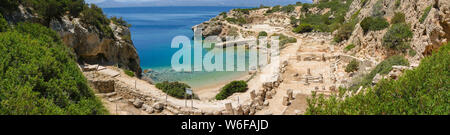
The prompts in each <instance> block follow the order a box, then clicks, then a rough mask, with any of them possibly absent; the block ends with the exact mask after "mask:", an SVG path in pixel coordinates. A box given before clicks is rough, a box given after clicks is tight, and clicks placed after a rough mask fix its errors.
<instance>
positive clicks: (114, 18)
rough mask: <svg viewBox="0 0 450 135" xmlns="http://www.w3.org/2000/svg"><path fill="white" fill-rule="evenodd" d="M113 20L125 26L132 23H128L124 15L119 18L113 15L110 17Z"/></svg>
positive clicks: (129, 25)
mask: <svg viewBox="0 0 450 135" xmlns="http://www.w3.org/2000/svg"><path fill="white" fill-rule="evenodd" d="M110 19H111V21H112V22H114V23H115V24H117V25H121V26H125V27H128V28H129V27H131V24H128V22H126V21H125V20H123V18H122V17H120V18H117V17H116V16H113V17H111V18H110Z"/></svg>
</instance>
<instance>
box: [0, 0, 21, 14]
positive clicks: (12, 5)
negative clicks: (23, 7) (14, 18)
mask: <svg viewBox="0 0 450 135" xmlns="http://www.w3.org/2000/svg"><path fill="white" fill-rule="evenodd" d="M0 3H1V4H0V13H1V14H3V15H6V14H8V13H10V12H11V11H13V10H16V9H17V8H18V6H19V1H18V0H0Z"/></svg>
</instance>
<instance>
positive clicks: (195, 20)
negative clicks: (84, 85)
mask: <svg viewBox="0 0 450 135" xmlns="http://www.w3.org/2000/svg"><path fill="white" fill-rule="evenodd" d="M234 8H243V7H127V8H104V12H105V14H107V15H108V16H118V17H123V18H124V20H126V21H127V22H128V23H129V24H132V27H131V28H130V30H131V35H132V40H133V42H134V45H135V46H136V49H137V51H138V54H139V57H140V60H141V63H140V64H141V67H142V69H152V72H150V74H147V75H148V76H150V77H151V78H152V79H153V80H154V81H156V82H161V81H181V82H185V83H188V84H189V85H191V86H193V87H194V88H195V87H204V86H208V85H214V84H216V83H219V82H221V81H223V80H230V79H235V78H237V77H240V76H243V75H245V74H246V73H247V72H190V73H186V72H183V73H182V72H175V71H173V70H172V68H171V59H172V55H173V54H174V53H175V52H176V51H178V50H179V49H177V48H171V47H170V45H171V42H172V38H174V37H176V36H180V35H181V36H186V37H189V38H190V39H191V43H193V41H192V37H193V36H194V33H193V31H192V29H191V27H192V26H194V25H197V24H200V23H202V22H204V21H207V20H209V19H211V18H212V17H215V16H216V15H218V14H219V13H220V12H226V11H229V10H231V9H234ZM207 51H208V50H203V54H205V53H207ZM246 56H247V54H246Z"/></svg>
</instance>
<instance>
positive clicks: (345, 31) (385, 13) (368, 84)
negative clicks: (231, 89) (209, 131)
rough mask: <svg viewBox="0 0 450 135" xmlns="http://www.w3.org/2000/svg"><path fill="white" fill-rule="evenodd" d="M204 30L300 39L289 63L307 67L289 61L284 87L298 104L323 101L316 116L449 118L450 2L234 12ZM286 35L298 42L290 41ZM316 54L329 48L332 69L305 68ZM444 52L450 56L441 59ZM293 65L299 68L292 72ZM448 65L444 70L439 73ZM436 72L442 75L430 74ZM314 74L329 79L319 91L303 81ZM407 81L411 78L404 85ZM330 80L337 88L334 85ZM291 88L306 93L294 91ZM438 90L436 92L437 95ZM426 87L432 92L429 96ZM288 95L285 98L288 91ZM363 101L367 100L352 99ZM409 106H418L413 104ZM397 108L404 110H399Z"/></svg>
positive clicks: (325, 55)
mask: <svg viewBox="0 0 450 135" xmlns="http://www.w3.org/2000/svg"><path fill="white" fill-rule="evenodd" d="M198 28H201V29H203V33H202V35H203V36H205V37H206V36H209V35H218V36H219V37H221V38H222V39H223V40H225V37H226V36H236V37H237V38H238V39H244V38H248V37H252V36H253V37H259V36H260V35H264V36H266V35H267V36H269V37H270V36H274V35H279V34H280V33H286V35H287V36H288V37H293V38H294V37H295V38H297V41H298V42H297V44H288V46H289V45H290V46H292V45H295V46H297V45H298V46H299V48H300V49H299V50H298V52H297V54H287V55H297V59H298V58H301V59H304V60H297V61H289V60H288V61H287V62H288V63H289V64H288V66H287V68H286V69H287V71H286V72H287V73H285V74H286V75H282V76H283V77H282V78H283V80H284V82H283V83H282V84H280V87H282V88H283V89H291V90H293V91H294V93H297V94H298V95H299V97H301V99H298V100H297V99H295V98H294V99H295V100H294V101H292V102H300V103H302V102H306V100H303V99H305V98H304V97H307V96H314V95H317V96H316V97H314V98H313V99H311V100H309V108H310V109H309V110H308V112H307V113H308V114H448V110H449V109H448V107H449V106H450V105H449V104H448V102H446V101H445V100H446V99H447V98H448V97H447V95H448V93H449V91H448V88H447V87H446V85H448V84H447V83H446V82H448V80H449V79H448V73H446V71H447V70H448V67H446V66H443V65H446V64H447V65H448V63H445V62H444V63H438V62H437V61H438V59H439V60H442V61H445V60H446V58H447V57H448V55H446V54H448V47H445V46H448V45H446V44H447V43H448V39H449V35H450V3H449V2H448V1H443V0H433V1H430V0H315V1H314V3H313V4H309V3H300V2H298V3H296V4H292V5H286V6H274V7H265V6H261V7H258V8H251V9H234V10H231V11H229V12H223V13H221V14H219V15H218V16H216V17H214V18H212V19H211V20H209V21H206V22H204V23H202V24H199V25H197V26H194V27H193V29H194V30H195V29H198ZM285 31H292V32H293V33H295V34H287V32H285ZM328 35H329V36H331V39H330V38H329V36H328ZM311 40H313V41H311ZM314 40H315V41H314ZM280 42H283V41H280ZM318 42H319V43H318ZM292 43H295V42H292ZM317 43H318V44H319V45H317ZM320 44H321V45H320ZM315 48H323V49H322V50H318V51H319V52H320V53H322V54H320V55H322V59H324V61H323V62H329V63H330V64H327V65H326V66H325V67H324V66H322V67H320V68H317V67H311V65H305V64H302V63H308V62H309V61H310V59H313V60H314V59H315V57H318V56H314V55H313V56H311V55H310V54H311V53H319V52H315ZM439 48H443V49H442V50H444V51H443V52H442V51H441V52H440V53H439V54H434V53H436V52H437V50H440V49H439ZM445 48H447V49H445ZM445 50H447V52H446V51H445ZM303 53H309V54H308V55H306V54H303ZM431 54H434V55H433V56H431ZM435 55H436V56H435ZM430 56H431V57H430ZM305 57H306V58H305ZM427 57H430V58H427ZM307 58H308V59H307ZM424 58H425V59H424ZM430 59H432V60H430ZM300 61H301V62H300ZM421 61H422V62H421ZM291 64H293V65H297V67H295V66H292V67H291V66H290V65H291ZM419 64H420V66H419ZM440 64H443V65H441V66H440V67H439V65H440ZM298 65H302V66H304V68H302V67H298ZM429 65H435V66H436V67H427V66H429ZM328 66H329V67H332V69H330V70H331V71H327V70H328V69H327V67H328ZM307 67H308V69H307V70H308V75H309V76H310V74H311V73H314V72H315V73H316V74H321V76H322V75H323V76H322V77H324V79H323V80H324V82H322V83H318V84H315V85H312V86H311V84H310V83H309V82H308V79H306V80H305V78H307V77H308V75H305V76H306V77H302V76H303V75H304V71H302V70H305V68H307ZM310 67H311V69H310ZM415 68H417V69H415ZM424 68H425V69H424ZM426 68H432V69H426ZM409 69H414V70H413V71H409ZM289 70H291V71H289ZM438 70H440V71H441V73H437V72H440V71H438ZM282 71H283V70H282ZM442 71H444V72H442ZM330 72H331V74H330ZM410 72H412V73H414V74H417V75H423V74H424V73H428V74H439V75H436V76H439V77H436V76H435V77H436V78H434V77H431V78H430V77H427V76H422V79H417V78H415V77H417V75H416V76H414V75H410V74H412V73H410ZM282 73H284V71H283V72H282ZM289 73H290V74H289ZM292 74H294V76H292ZM402 74H406V75H405V76H403V77H399V76H401V75H402ZM291 76H292V77H291ZM412 76H414V77H412ZM406 78H408V79H406ZM328 79H330V80H331V82H332V83H328V82H327V80H328ZM382 80H384V81H382ZM388 80H389V81H388ZM396 80H397V81H396ZM437 80H438V81H437ZM442 80H444V81H442ZM286 81H293V82H297V83H304V85H300V86H299V85H298V84H295V85H294V84H290V83H288V82H286ZM430 83H431V84H433V88H432V90H431V87H432V86H430ZM394 84H395V85H394ZM415 85H417V86H415ZM422 86H423V87H430V89H427V90H424V89H423V87H422ZM328 87H329V88H328ZM321 88H323V89H321ZM283 89H278V90H277V91H282V92H284V91H286V90H283ZM394 89H396V90H394ZM399 90H402V91H401V92H399ZM370 91H376V92H375V93H376V94H375V95H371V94H368V95H363V94H362V93H365V92H366V93H367V92H368V93H370ZM380 91H383V92H388V93H391V96H392V94H394V95H397V96H399V97H395V96H394V97H392V98H389V102H391V101H399V104H395V105H390V104H388V103H387V102H388V101H386V100H387V99H382V98H384V97H382V95H379V94H383V92H380ZM277 93H279V92H277ZM315 93H317V94H315ZM411 93H414V94H412V95H411ZM419 93H420V94H419ZM322 94H323V95H325V96H324V97H322V98H319V96H318V95H322ZM357 94H359V95H358V96H355V97H352V96H354V95H357ZM377 94H378V95H377ZM416 94H418V95H416ZM339 95H341V97H340V98H339ZM334 96H336V97H337V98H336V97H334ZM342 96H343V97H347V98H343V97H342ZM384 96H386V95H384ZM421 96H423V97H421ZM329 97H331V98H330V99H329ZM349 97H351V98H349ZM387 97H388V96H387ZM428 97H433V98H428ZM279 98H283V97H279ZM407 98H411V100H406V99H407ZM413 100H414V101H413ZM269 101H270V105H269V107H268V108H273V109H275V108H276V109H282V108H281V107H276V106H273V107H272V104H273V103H272V102H273V101H276V102H281V101H278V100H275V99H273V101H272V100H269ZM276 102H275V103H276ZM288 102H289V100H288ZM368 102H370V103H374V104H373V105H372V104H370V105H371V106H373V107H366V108H361V109H357V108H352V107H358V106H361V107H363V106H368V105H369V104H368ZM376 102H379V105H380V106H376ZM384 102H386V103H387V104H386V105H385V104H384ZM424 102H427V105H424V104H425V103H424ZM406 103H411V104H410V106H406V107H408V108H402V107H399V106H402V105H404V104H406ZM277 104H278V103H277ZM305 105H306V104H305ZM296 106H297V105H293V106H289V105H287V111H286V112H289V111H290V113H296V114H298V112H303V110H302V109H304V108H302V106H297V108H296ZM381 106H384V107H385V108H381ZM394 108H399V109H398V110H392V109H394ZM425 108H426V109H425ZM276 109H275V110H276ZM371 109H378V110H371ZM270 110H271V109H268V110H264V109H263V110H262V111H270ZM427 110H428V111H427ZM305 111H306V110H305ZM300 114H301V113H300Z"/></svg>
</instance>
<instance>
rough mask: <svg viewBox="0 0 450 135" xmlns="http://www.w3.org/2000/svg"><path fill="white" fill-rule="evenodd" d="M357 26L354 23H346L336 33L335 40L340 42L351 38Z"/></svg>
mask: <svg viewBox="0 0 450 135" xmlns="http://www.w3.org/2000/svg"><path fill="white" fill-rule="evenodd" d="M354 28H355V24H354V23H345V24H343V25H342V26H341V27H340V28H339V29H338V32H337V34H336V35H334V39H333V40H334V41H335V42H337V43H339V42H342V41H344V40H347V39H348V38H350V36H351V35H352V33H353V29H354Z"/></svg>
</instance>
